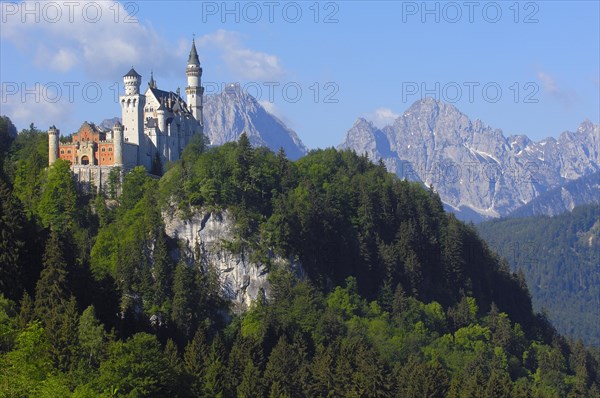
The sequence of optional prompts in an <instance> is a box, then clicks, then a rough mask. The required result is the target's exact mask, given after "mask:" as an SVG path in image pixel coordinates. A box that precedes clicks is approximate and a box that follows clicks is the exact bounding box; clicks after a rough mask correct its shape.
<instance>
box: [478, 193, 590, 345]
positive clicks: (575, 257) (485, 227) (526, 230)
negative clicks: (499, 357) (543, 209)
mask: <svg viewBox="0 0 600 398" xmlns="http://www.w3.org/2000/svg"><path fill="white" fill-rule="evenodd" d="M599 219H600V206H598V205H588V206H581V207H577V208H575V209H573V211H572V212H568V213H565V214H562V215H559V216H555V217H546V216H537V217H528V218H523V219H505V220H497V221H490V222H486V223H482V224H480V225H478V227H477V228H478V230H479V231H480V233H481V234H482V236H483V237H484V238H485V239H486V240H487V241H488V242H489V244H490V246H492V247H494V248H495V250H497V251H498V253H500V254H502V255H503V256H505V257H506V259H507V260H508V262H509V263H510V266H511V268H512V269H513V270H519V271H520V272H521V273H522V275H523V276H524V280H525V281H526V283H527V285H528V286H529V287H530V289H531V296H532V300H533V306H534V308H535V309H536V310H537V311H541V310H542V309H543V310H544V311H545V312H546V313H547V315H548V318H549V319H550V320H551V321H552V323H553V324H554V325H555V326H556V328H557V330H558V331H559V332H561V333H565V334H566V335H569V336H571V337H573V338H575V339H576V338H582V339H583V340H584V341H585V342H586V343H588V344H591V345H594V346H599V345H600V328H598V307H599V306H600V301H599V297H600V276H599V274H598V268H597V266H598V253H599V252H600V222H599V221H598V220H599Z"/></svg>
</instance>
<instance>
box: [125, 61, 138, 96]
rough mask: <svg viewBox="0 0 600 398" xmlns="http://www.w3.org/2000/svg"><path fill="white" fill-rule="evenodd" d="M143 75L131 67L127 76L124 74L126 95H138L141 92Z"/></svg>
mask: <svg viewBox="0 0 600 398" xmlns="http://www.w3.org/2000/svg"><path fill="white" fill-rule="evenodd" d="M141 83H142V76H140V75H139V74H138V73H137V72H136V71H135V69H133V68H131V69H130V70H129V72H127V74H126V75H125V76H123V84H125V95H136V94H139V93H140V84H141Z"/></svg>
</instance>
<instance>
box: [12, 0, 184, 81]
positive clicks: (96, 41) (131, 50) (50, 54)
mask: <svg viewBox="0 0 600 398" xmlns="http://www.w3.org/2000/svg"><path fill="white" fill-rule="evenodd" d="M51 3H52V4H53V7H54V8H51V7H48V9H47V10H46V11H44V10H45V9H46V8H45V7H46V6H45V3H44V2H40V1H25V2H22V3H18V4H17V3H15V4H17V7H18V9H19V10H18V12H17V13H15V14H14V15H12V13H10V15H9V14H8V13H6V15H3V18H5V21H6V22H4V21H2V22H3V23H2V25H3V26H2V37H1V39H2V40H7V41H9V42H11V43H13V44H14V45H15V46H16V47H17V48H18V49H19V50H20V51H21V52H22V53H23V54H25V56H30V57H32V59H34V60H35V65H36V66H37V67H39V68H43V69H52V70H57V71H60V72H69V71H71V70H73V69H74V68H75V67H77V66H78V65H79V64H82V65H83V67H84V70H85V72H86V73H87V75H88V77H90V78H92V79H102V78H114V77H115V76H121V75H122V74H123V73H125V72H127V70H128V69H129V68H130V67H131V66H132V65H138V67H139V68H141V69H143V68H144V67H145V68H148V69H149V68H154V69H160V68H162V67H165V68H164V69H165V70H169V69H172V68H166V66H168V65H169V64H171V63H172V62H173V60H175V59H176V58H177V57H181V56H183V53H182V52H181V46H180V45H179V46H174V45H173V43H168V42H167V41H166V40H164V39H163V38H162V37H161V36H160V35H159V34H158V33H157V32H155V31H154V29H153V28H152V27H151V26H149V25H147V24H144V23H142V22H141V21H138V20H137V19H136V17H135V16H133V17H128V15H129V14H128V11H132V10H133V9H131V7H129V8H130V9H129V10H126V9H125V8H124V7H123V5H122V4H121V3H118V2H114V1H112V0H110V1H109V0H96V1H79V2H51ZM132 4H133V3H132ZM36 7H38V8H37V9H36ZM25 9H27V10H38V11H37V12H34V13H33V14H31V15H28V14H25V15H24V14H23V12H21V10H25ZM56 10H59V11H58V13H57V12H56ZM84 10H85V11H84ZM35 14H37V17H38V19H39V20H38V21H36V20H35V17H36V15H35ZM57 15H58V17H57ZM23 18H25V21H23ZM42 38H43V39H42ZM188 51H189V43H188ZM139 72H140V73H141V74H144V72H147V71H145V70H140V71H139Z"/></svg>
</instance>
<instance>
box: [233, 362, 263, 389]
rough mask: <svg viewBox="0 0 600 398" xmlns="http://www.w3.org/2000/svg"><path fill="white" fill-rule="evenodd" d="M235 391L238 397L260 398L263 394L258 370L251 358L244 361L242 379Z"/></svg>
mask: <svg viewBox="0 0 600 398" xmlns="http://www.w3.org/2000/svg"><path fill="white" fill-rule="evenodd" d="M236 392H237V396H238V397H239V398H261V397H264V396H265V390H264V386H263V384H262V378H261V374H260V370H259V369H258V367H256V365H254V363H253V362H252V360H248V361H247V362H246V366H245V368H244V373H243V375H242V381H241V383H240V384H239V386H238V387H237V390H236Z"/></svg>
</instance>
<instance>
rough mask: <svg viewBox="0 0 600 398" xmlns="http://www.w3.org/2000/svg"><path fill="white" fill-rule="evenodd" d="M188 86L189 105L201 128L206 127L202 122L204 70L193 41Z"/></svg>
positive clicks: (187, 72)
mask: <svg viewBox="0 0 600 398" xmlns="http://www.w3.org/2000/svg"><path fill="white" fill-rule="evenodd" d="M186 75H187V81H188V85H187V87H186V88H185V93H186V94H187V105H188V108H189V110H190V112H191V113H192V115H193V116H194V118H196V120H197V121H198V123H199V124H200V126H204V121H203V120H202V96H203V95H204V87H202V68H201V67H200V60H199V59H198V52H197V51H196V42H195V41H194V40H192V50H191V51H190V56H189V58H188V66H187V69H186Z"/></svg>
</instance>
